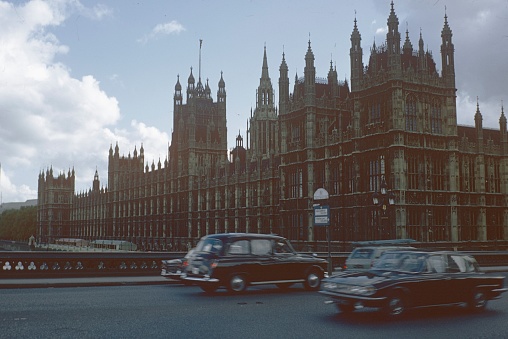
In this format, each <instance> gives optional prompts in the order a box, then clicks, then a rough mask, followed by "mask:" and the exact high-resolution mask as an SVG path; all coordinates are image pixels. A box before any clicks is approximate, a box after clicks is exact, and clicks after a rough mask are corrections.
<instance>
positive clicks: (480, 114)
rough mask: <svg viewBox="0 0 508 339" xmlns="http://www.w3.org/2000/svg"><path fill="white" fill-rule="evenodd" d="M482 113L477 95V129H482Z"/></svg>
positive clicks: (475, 118)
mask: <svg viewBox="0 0 508 339" xmlns="http://www.w3.org/2000/svg"><path fill="white" fill-rule="evenodd" d="M482 121H483V117H482V113H481V112H480V104H479V103H478V97H476V113H475V115H474V122H475V126H476V129H477V130H480V129H482Z"/></svg>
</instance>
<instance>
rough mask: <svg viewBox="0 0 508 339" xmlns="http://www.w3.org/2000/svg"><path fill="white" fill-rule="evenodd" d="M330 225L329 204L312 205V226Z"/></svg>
mask: <svg viewBox="0 0 508 339" xmlns="http://www.w3.org/2000/svg"><path fill="white" fill-rule="evenodd" d="M329 225H330V206H314V226H329Z"/></svg>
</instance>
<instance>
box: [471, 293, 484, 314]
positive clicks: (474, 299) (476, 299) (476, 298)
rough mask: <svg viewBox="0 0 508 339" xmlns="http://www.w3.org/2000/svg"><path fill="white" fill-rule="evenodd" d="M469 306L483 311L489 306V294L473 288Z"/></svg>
mask: <svg viewBox="0 0 508 339" xmlns="http://www.w3.org/2000/svg"><path fill="white" fill-rule="evenodd" d="M468 306H469V308H470V309H471V310H474V311H481V310H483V309H485V307H486V306H487V296H486V295H485V292H483V291H482V290H480V289H475V290H473V293H472V294H471V299H470V300H469V303H468Z"/></svg>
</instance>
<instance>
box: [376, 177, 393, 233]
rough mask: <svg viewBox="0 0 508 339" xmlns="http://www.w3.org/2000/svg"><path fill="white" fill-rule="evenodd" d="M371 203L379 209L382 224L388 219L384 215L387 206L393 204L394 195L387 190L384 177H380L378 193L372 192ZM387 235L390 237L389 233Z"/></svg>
mask: <svg viewBox="0 0 508 339" xmlns="http://www.w3.org/2000/svg"><path fill="white" fill-rule="evenodd" d="M372 203H373V204H374V206H378V207H381V220H383V224H384V220H386V219H388V215H387V213H386V210H387V208H388V206H392V205H394V204H395V194H394V193H393V192H392V191H389V190H388V185H387V184H386V180H385V177H384V176H383V177H382V181H381V186H380V187H379V193H378V192H374V194H373V195H372ZM382 226H384V225H382ZM390 228H391V227H390ZM383 229H384V228H383ZM388 235H389V236H390V232H388Z"/></svg>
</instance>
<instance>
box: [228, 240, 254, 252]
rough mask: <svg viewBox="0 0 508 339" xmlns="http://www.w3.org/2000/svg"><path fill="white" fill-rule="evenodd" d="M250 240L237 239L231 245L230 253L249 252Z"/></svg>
mask: <svg viewBox="0 0 508 339" xmlns="http://www.w3.org/2000/svg"><path fill="white" fill-rule="evenodd" d="M249 253H250V250H249V241H248V240H237V241H235V242H233V243H231V245H229V250H228V254H249Z"/></svg>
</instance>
